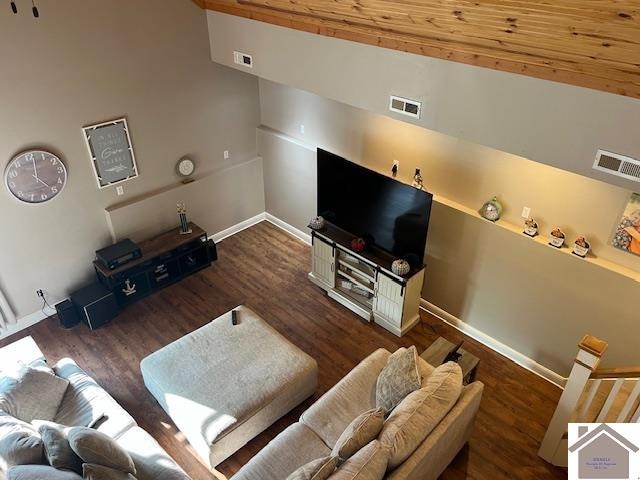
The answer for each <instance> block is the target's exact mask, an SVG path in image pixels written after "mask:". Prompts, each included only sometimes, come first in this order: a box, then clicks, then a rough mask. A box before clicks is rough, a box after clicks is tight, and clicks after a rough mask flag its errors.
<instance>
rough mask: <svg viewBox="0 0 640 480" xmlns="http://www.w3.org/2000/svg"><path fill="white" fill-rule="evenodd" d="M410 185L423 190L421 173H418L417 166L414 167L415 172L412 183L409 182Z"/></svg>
mask: <svg viewBox="0 0 640 480" xmlns="http://www.w3.org/2000/svg"><path fill="white" fill-rule="evenodd" d="M411 186H412V187H415V188H417V189H418V190H424V183H423V179H422V174H421V173H420V169H419V168H416V173H414V174H413V183H412V184H411Z"/></svg>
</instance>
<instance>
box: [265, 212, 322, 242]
mask: <svg viewBox="0 0 640 480" xmlns="http://www.w3.org/2000/svg"><path fill="white" fill-rule="evenodd" d="M264 216H265V220H266V221H267V222H269V223H272V224H274V225H275V226H276V227H278V228H280V229H282V230H284V231H285V232H287V233H289V234H290V235H293V236H294V237H296V238H297V239H298V240H302V241H303V242H304V243H306V244H307V245H311V235H309V234H308V233H305V232H303V231H302V230H299V229H297V228H296V227H294V226H293V225H289V224H288V223H287V222H285V221H283V220H280V219H279V218H278V217H275V216H273V215H271V214H270V213H268V212H265V214H264Z"/></svg>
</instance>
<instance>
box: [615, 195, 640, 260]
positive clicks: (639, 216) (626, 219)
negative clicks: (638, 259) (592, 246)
mask: <svg viewBox="0 0 640 480" xmlns="http://www.w3.org/2000/svg"><path fill="white" fill-rule="evenodd" d="M611 244H612V245H613V246H614V247H616V248H619V249H620V250H624V251H626V252H629V253H633V254H635V255H640V194H638V193H632V194H631V198H629V203H627V206H626V208H625V209H624V213H623V214H622V220H620V223H619V224H618V226H617V227H616V232H615V234H614V235H613V240H612V241H611Z"/></svg>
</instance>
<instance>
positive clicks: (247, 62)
mask: <svg viewBox="0 0 640 480" xmlns="http://www.w3.org/2000/svg"><path fill="white" fill-rule="evenodd" d="M233 61H234V63H237V64H238V65H242V66H243V67H247V68H253V57H252V56H251V55H249V54H247V53H242V52H233Z"/></svg>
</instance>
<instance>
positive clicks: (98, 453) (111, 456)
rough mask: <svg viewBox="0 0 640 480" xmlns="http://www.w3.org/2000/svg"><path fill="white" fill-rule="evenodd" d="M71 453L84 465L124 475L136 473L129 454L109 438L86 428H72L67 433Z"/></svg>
mask: <svg viewBox="0 0 640 480" xmlns="http://www.w3.org/2000/svg"><path fill="white" fill-rule="evenodd" d="M67 436H68V438H69V444H70V445H71V448H72V449H73V451H74V452H75V453H76V455H78V456H79V457H80V458H81V459H82V461H83V462H85V463H96V464H98V465H104V466H105V467H111V468H115V469H116V470H120V471H122V472H126V473H133V474H135V473H136V467H135V465H134V464H133V460H131V457H130V456H129V454H128V453H127V452H126V451H125V450H124V449H123V448H122V447H121V446H120V445H118V444H117V443H116V441H115V440H113V439H112V438H111V437H109V436H107V435H105V434H104V433H102V432H98V431H96V430H93V429H91V428H88V427H73V428H70V429H69V432H68V433H67Z"/></svg>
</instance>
